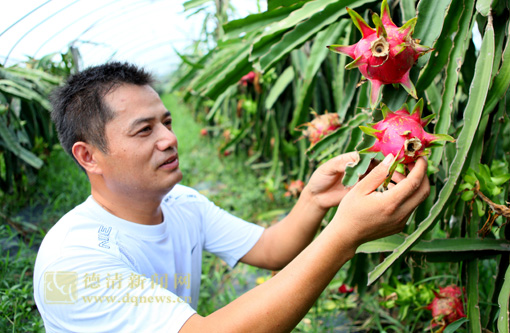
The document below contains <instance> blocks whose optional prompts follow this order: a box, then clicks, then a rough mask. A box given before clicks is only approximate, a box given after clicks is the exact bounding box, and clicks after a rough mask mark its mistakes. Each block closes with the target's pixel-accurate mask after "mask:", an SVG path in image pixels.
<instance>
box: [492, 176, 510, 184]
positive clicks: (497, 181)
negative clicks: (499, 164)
mask: <svg viewBox="0 0 510 333" xmlns="http://www.w3.org/2000/svg"><path fill="white" fill-rule="evenodd" d="M509 180H510V174H505V175H499V176H494V177H491V182H492V183H493V184H494V185H496V186H501V185H503V184H504V183H506V182H508V181H509Z"/></svg>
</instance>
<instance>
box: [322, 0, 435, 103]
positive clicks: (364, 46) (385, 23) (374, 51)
mask: <svg viewBox="0 0 510 333" xmlns="http://www.w3.org/2000/svg"><path fill="white" fill-rule="evenodd" d="M347 12H348V13H349V15H350V16H351V18H352V20H353V21H354V24H355V25H356V27H357V28H358V29H359V30H360V31H361V34H362V38H361V40H359V41H358V42H357V43H356V44H353V45H349V46H343V45H329V46H328V48H329V49H330V50H331V51H333V52H337V53H342V54H346V55H348V56H349V57H351V58H353V59H355V60H354V61H353V62H351V63H349V64H348V65H347V66H345V68H346V69H353V68H356V67H357V68H358V69H359V70H360V72H361V74H363V76H364V77H365V78H366V79H367V80H369V81H370V83H371V88H370V106H371V107H372V110H373V109H374V108H375V106H376V105H377V104H379V102H380V99H381V89H382V85H383V84H401V85H402V86H403V87H404V88H405V89H406V90H407V92H408V93H409V94H410V95H411V96H413V97H414V98H416V99H417V95H416V89H415V87H414V84H413V83H412V82H411V80H410V78H409V72H410V70H411V67H412V66H413V65H414V63H415V62H416V61H417V60H418V58H419V57H420V56H422V55H423V54H425V53H427V52H429V51H431V50H432V49H431V48H429V47H427V46H423V45H420V44H419V40H417V39H412V37H411V36H412V34H413V32H414V27H415V25H416V21H417V18H416V17H415V18H412V19H410V20H409V21H407V22H406V23H405V24H404V25H403V26H402V27H397V26H396V25H395V23H393V21H392V20H391V16H390V11H389V6H388V2H387V0H383V2H382V5H381V16H380V17H379V15H377V14H376V13H373V14H372V20H373V22H374V24H375V27H376V28H375V29H373V28H371V27H370V26H369V25H368V24H367V23H366V22H365V20H363V18H362V17H361V16H360V15H359V14H358V13H357V12H355V11H354V10H352V9H350V8H347Z"/></svg>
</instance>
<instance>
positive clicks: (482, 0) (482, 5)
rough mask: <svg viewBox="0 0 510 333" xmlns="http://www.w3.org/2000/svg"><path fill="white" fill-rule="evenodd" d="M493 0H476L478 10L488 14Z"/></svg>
mask: <svg viewBox="0 0 510 333" xmlns="http://www.w3.org/2000/svg"><path fill="white" fill-rule="evenodd" d="M491 4H492V0H478V1H476V10H477V11H478V12H479V13H480V14H482V15H483V16H488V15H489V12H490V10H491Z"/></svg>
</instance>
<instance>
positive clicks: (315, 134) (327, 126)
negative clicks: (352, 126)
mask: <svg viewBox="0 0 510 333" xmlns="http://www.w3.org/2000/svg"><path fill="white" fill-rule="evenodd" d="M312 113H313V115H314V116H315V119H314V120H312V121H311V122H308V123H304V124H301V125H300V126H298V129H299V127H301V126H307V128H306V129H305V130H303V136H302V138H303V137H305V138H308V140H309V141H310V143H311V147H313V146H314V145H315V144H316V143H317V142H319V141H320V140H322V139H323V138H324V137H325V136H326V135H328V134H330V133H331V132H334V131H335V130H336V129H338V128H339V127H340V126H341V124H340V120H339V117H338V113H328V112H327V111H326V113H325V114H321V115H318V114H317V113H316V112H315V111H313V112H312Z"/></svg>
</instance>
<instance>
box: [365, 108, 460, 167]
mask: <svg viewBox="0 0 510 333" xmlns="http://www.w3.org/2000/svg"><path fill="white" fill-rule="evenodd" d="M422 110H423V99H420V100H419V101H418V103H416V106H415V107H414V109H413V111H412V112H411V113H409V109H408V106H407V104H404V105H403V106H402V108H401V109H400V110H398V111H395V112H393V111H391V110H390V109H389V108H388V107H387V106H386V105H384V104H383V105H382V113H383V117H384V119H383V120H381V121H379V122H378V123H376V124H371V125H369V126H360V129H361V130H362V131H363V132H364V133H365V134H368V135H371V136H373V137H375V138H376V139H377V140H376V142H375V144H374V145H373V146H372V147H370V148H367V149H364V150H362V151H361V152H363V153H368V152H381V153H382V154H383V155H384V156H387V155H389V154H392V155H393V156H395V160H396V161H397V162H398V163H402V164H409V163H412V162H414V161H416V160H417V159H418V157H420V156H425V155H427V154H428V153H429V150H428V148H434V147H436V146H438V144H437V142H438V141H451V142H455V139H454V138H452V137H451V136H449V135H446V134H430V133H427V132H425V130H424V127H425V126H427V124H428V123H429V122H430V121H431V120H432V119H433V118H434V114H431V115H430V116H428V117H425V118H423V119H422V118H421V114H422Z"/></svg>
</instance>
